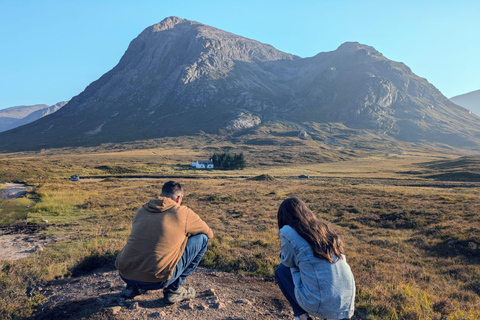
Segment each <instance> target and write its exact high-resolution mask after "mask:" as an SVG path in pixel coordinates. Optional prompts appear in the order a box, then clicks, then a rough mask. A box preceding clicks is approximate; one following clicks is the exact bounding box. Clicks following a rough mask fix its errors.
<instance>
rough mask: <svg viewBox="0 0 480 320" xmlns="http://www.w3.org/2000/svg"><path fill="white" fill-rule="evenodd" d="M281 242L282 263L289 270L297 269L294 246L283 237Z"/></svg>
mask: <svg viewBox="0 0 480 320" xmlns="http://www.w3.org/2000/svg"><path fill="white" fill-rule="evenodd" d="M280 241H281V249H280V259H282V263H283V264H284V265H285V266H286V267H289V268H292V267H296V266H297V263H296V259H295V250H294V247H293V244H292V243H291V242H290V241H289V240H288V239H287V238H285V237H283V236H282V237H281V238H280Z"/></svg>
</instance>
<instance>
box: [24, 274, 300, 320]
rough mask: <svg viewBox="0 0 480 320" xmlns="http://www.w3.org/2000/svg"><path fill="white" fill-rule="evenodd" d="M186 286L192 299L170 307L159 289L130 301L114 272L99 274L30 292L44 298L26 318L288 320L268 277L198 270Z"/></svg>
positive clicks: (284, 304)
mask: <svg viewBox="0 0 480 320" xmlns="http://www.w3.org/2000/svg"><path fill="white" fill-rule="evenodd" d="M185 285H186V286H187V287H188V286H193V287H194V288H195V289H196V291H197V297H196V298H195V299H192V300H190V301H184V302H181V303H178V304H174V305H167V304H165V302H164V301H163V293H162V290H158V291H149V292H147V294H144V295H141V296H137V297H135V298H134V299H132V300H129V299H123V298H121V297H120V292H121V290H122V289H123V287H124V283H123V281H121V280H120V279H119V277H118V274H117V272H116V271H115V270H102V271H97V272H95V273H92V274H90V275H86V276H81V277H78V278H73V279H64V280H56V281H52V282H50V283H47V284H46V285H44V286H42V287H36V288H31V289H30V292H29V294H30V295H35V294H37V293H41V294H43V295H45V296H46V297H47V299H46V301H45V303H44V304H43V306H42V307H41V308H39V310H38V312H37V314H36V315H35V316H34V317H32V318H31V319H49V320H50V319H82V318H85V319H164V320H174V319H179V320H182V319H185V320H187V319H188V320H192V319H197V320H202V319H205V320H206V319H225V320H256V319H291V318H293V315H292V313H291V311H290V307H289V305H288V302H287V301H286V300H285V299H284V297H283V296H282V294H281V292H280V290H279V289H278V287H277V286H276V285H275V283H274V282H273V281H272V280H271V279H261V278H253V277H247V276H242V275H234V274H230V273H225V272H219V271H215V270H209V269H204V268H198V269H197V270H196V271H195V272H194V273H193V274H192V275H191V276H190V277H188V278H187V281H186V282H185Z"/></svg>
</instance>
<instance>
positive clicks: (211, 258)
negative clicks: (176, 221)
mask: <svg viewBox="0 0 480 320" xmlns="http://www.w3.org/2000/svg"><path fill="white" fill-rule="evenodd" d="M173 151H175V152H176V153H174V152H173ZM203 157H204V155H203V154H202V153H201V152H199V151H192V150H189V149H187V148H177V149H174V150H173V149H172V148H170V149H168V148H165V149H160V148H157V149H148V150H147V149H144V150H140V151H132V150H130V151H122V152H102V153H98V154H77V153H71V154H51V155H48V156H44V157H30V158H29V157H22V158H21V159H17V160H18V161H17V160H15V161H14V159H12V158H9V159H3V160H2V159H0V162H1V164H2V165H1V166H0V179H2V181H8V180H9V181H13V180H23V181H28V182H29V183H30V184H32V185H34V186H35V194H34V195H31V199H17V200H14V201H11V202H5V203H6V204H5V205H4V202H2V206H1V208H2V210H4V211H1V212H0V217H1V219H4V220H2V221H4V222H3V223H11V222H13V221H14V220H15V219H17V220H22V219H25V217H26V218H27V221H28V222H33V223H44V222H42V220H47V221H48V223H47V225H48V226H49V227H48V229H47V230H45V231H43V232H45V233H46V234H47V235H55V236H63V237H64V238H63V239H64V240H63V241H59V242H57V243H54V244H52V245H50V246H47V247H45V248H44V251H43V252H39V253H35V254H34V255H32V256H31V257H29V258H26V259H23V260H20V261H15V262H1V267H0V286H2V288H4V289H5V290H0V310H1V312H2V313H1V315H2V317H4V318H8V317H10V316H11V315H16V316H17V317H26V316H28V314H30V313H31V312H32V310H33V308H34V306H35V304H37V303H39V302H40V301H41V297H27V296H26V295H25V288H26V283H27V282H28V281H31V282H41V281H48V280H52V279H56V278H62V277H70V276H74V275H78V274H82V273H85V272H88V271H90V270H93V269H94V268H96V267H99V266H104V265H110V266H112V265H113V259H114V257H115V254H116V253H117V252H118V251H119V250H120V249H121V248H122V247H123V245H124V244H125V241H126V239H127V237H128V234H129V232H130V228H131V219H132V217H133V214H134V213H135V211H136V210H137V208H139V207H140V206H141V205H143V204H144V203H145V202H147V201H148V200H149V199H150V198H152V197H154V196H156V195H158V194H159V193H160V190H161V186H162V185H163V183H164V182H165V181H167V180H168V179H172V178H171V177H172V176H173V177H175V176H177V177H178V178H177V179H178V180H180V181H181V183H182V184H183V185H184V186H185V190H186V196H185V199H184V204H185V205H187V206H189V207H191V208H192V209H193V210H194V211H195V212H197V213H198V214H199V215H200V216H201V217H202V218H203V219H204V220H205V221H206V222H207V223H208V224H209V225H210V226H211V227H212V229H213V230H214V233H215V238H213V239H212V240H211V241H210V244H209V250H208V251H207V253H206V255H205V257H204V259H203V261H202V264H203V265H204V266H206V267H211V268H215V269H222V270H226V271H230V272H240V273H245V274H250V275H256V276H269V277H271V276H272V275H273V272H274V270H275V267H276V265H277V264H278V263H279V259H278V251H279V247H280V243H279V239H278V237H277V230H276V212H277V209H278V206H279V205H280V203H281V202H282V201H283V200H284V199H285V198H287V197H291V196H299V197H300V198H302V199H303V200H305V201H306V202H307V204H308V205H309V207H310V208H311V209H312V210H313V211H314V212H315V213H316V214H317V215H318V217H319V218H321V219H323V220H325V221H327V222H328V223H329V224H331V225H332V226H333V227H334V228H335V229H336V230H337V231H338V232H339V233H340V234H341V235H342V236H343V238H344V239H345V242H346V244H347V252H346V253H347V261H348V263H349V264H350V265H351V266H352V270H353V272H354V274H355V278H356V282H357V289H358V290H357V301H356V304H357V313H358V315H359V316H361V317H363V318H365V319H436V320H440V319H441V317H442V316H448V319H458V320H460V319H471V320H473V319H479V318H480V281H479V280H478V279H480V268H479V264H478V263H479V258H480V252H479V250H480V236H479V235H480V217H479V215H478V213H479V212H480V197H479V195H480V188H479V187H478V186H476V187H468V188H467V187H463V186H462V184H455V183H451V184H452V186H453V188H439V187H441V186H442V185H441V183H439V184H435V183H434V181H432V180H425V179H423V178H422V177H421V176H420V177H417V178H415V176H412V175H411V173H405V172H413V171H416V170H420V169H418V167H417V166H416V163H417V162H421V161H427V160H430V159H431V158H432V156H431V155H419V156H416V157H409V156H405V157H400V156H396V157H379V156H374V157H371V158H368V159H367V158H365V159H353V160H352V159H351V160H349V161H343V162H332V163H300V164H298V165H288V164H282V165H272V163H270V165H269V166H264V165H259V163H261V162H262V161H263V160H259V159H257V160H256V164H255V165H254V166H250V167H249V168H247V169H246V170H242V171H196V170H192V169H190V168H189V167H188V166H187V165H186V164H188V163H189V162H190V161H191V160H194V159H196V158H203ZM247 160H248V159H247ZM127 169H128V170H127ZM107 171H109V172H110V173H112V172H113V174H112V175H117V172H122V171H134V172H135V173H136V174H139V175H142V174H145V175H149V174H152V175H155V174H157V175H162V174H163V175H167V176H169V177H168V178H164V179H138V180H135V179H134V180H124V179H118V178H108V179H97V180H86V179H83V180H81V181H78V182H72V181H68V179H67V178H68V177H69V176H70V175H71V174H80V175H84V174H87V175H91V176H99V175H103V176H105V175H107V176H108V174H109V172H107ZM260 174H269V175H270V176H273V177H274V180H268V181H262V180H247V179H245V178H247V177H256V176H259V175H260ZM299 174H309V175H311V178H310V179H298V178H297V176H298V175H299ZM14 176H20V177H21V178H18V177H16V178H13V177H14ZM184 177H190V178H184ZM389 177H390V178H391V179H389ZM398 181H400V182H401V183H399V184H398V185H396V183H397V182H398ZM402 181H403V182H402ZM405 181H406V182H405ZM417 185H418V186H417ZM9 201H10V200H9ZM6 208H10V209H8V210H10V211H9V212H10V213H12V214H13V213H14V214H15V215H16V214H18V216H17V218H14V219H13V220H12V218H11V216H9V214H7V211H8V210H7V209H6ZM22 221H23V220H22Z"/></svg>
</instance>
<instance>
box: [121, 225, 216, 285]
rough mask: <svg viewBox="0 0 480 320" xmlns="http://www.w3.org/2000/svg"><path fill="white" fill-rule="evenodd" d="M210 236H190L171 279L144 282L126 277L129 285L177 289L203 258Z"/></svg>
mask: <svg viewBox="0 0 480 320" xmlns="http://www.w3.org/2000/svg"><path fill="white" fill-rule="evenodd" d="M207 245H208V237H207V236H206V235H205V234H203V233H201V234H197V235H195V236H190V237H189V238H188V240H187V245H186V247H185V251H184V252H183V254H182V257H181V258H180V260H179V261H178V263H177V265H176V267H175V270H174V271H173V275H172V276H171V278H170V279H168V280H165V281H160V282H143V281H136V280H129V279H125V278H124V277H122V275H120V277H121V278H122V279H123V281H125V283H126V284H127V286H130V287H136V288H137V289H144V290H158V289H163V288H168V289H169V290H177V289H178V288H179V287H180V286H181V285H182V283H183V281H185V279H186V278H187V277H188V276H189V275H190V274H191V273H192V272H193V271H194V270H195V269H196V268H197V266H198V264H199V263H200V261H201V260H202V257H203V255H204V254H205V251H207Z"/></svg>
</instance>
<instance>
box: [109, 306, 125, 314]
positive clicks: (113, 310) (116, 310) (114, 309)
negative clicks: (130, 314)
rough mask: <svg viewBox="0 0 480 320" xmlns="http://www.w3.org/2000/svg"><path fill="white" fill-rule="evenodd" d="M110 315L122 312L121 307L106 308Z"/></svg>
mask: <svg viewBox="0 0 480 320" xmlns="http://www.w3.org/2000/svg"><path fill="white" fill-rule="evenodd" d="M108 309H109V310H110V312H111V313H112V314H117V313H119V312H120V310H122V307H120V306H115V307H110V308H108Z"/></svg>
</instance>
